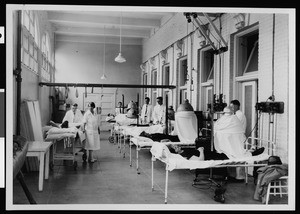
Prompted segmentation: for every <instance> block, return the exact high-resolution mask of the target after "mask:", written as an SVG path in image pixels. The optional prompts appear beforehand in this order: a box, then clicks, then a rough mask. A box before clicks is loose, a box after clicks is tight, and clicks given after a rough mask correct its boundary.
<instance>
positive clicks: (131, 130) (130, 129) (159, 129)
mask: <svg viewBox="0 0 300 214" xmlns="http://www.w3.org/2000/svg"><path fill="white" fill-rule="evenodd" d="M121 128H122V129H123V134H125V135H131V136H133V137H139V135H140V134H141V133H142V132H143V131H145V132H147V133H149V134H154V133H160V134H162V133H163V131H164V127H163V126H162V125H153V126H122V127H121Z"/></svg>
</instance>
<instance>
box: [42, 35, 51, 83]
mask: <svg viewBox="0 0 300 214" xmlns="http://www.w3.org/2000/svg"><path fill="white" fill-rule="evenodd" d="M41 49H42V72H41V76H42V78H43V79H44V80H46V81H50V77H51V75H50V72H51V69H50V62H51V59H50V56H51V55H50V40H49V36H48V34H47V33H45V34H44V35H43V38H42V48H41Z"/></svg>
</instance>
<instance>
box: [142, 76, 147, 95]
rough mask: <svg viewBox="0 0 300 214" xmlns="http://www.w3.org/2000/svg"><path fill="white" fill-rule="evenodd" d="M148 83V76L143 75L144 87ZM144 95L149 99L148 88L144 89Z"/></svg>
mask: <svg viewBox="0 0 300 214" xmlns="http://www.w3.org/2000/svg"><path fill="white" fill-rule="evenodd" d="M147 81H148V74H147V73H144V75H143V85H147V83H148V82H147ZM143 93H144V98H145V97H148V93H147V88H144V89H143Z"/></svg>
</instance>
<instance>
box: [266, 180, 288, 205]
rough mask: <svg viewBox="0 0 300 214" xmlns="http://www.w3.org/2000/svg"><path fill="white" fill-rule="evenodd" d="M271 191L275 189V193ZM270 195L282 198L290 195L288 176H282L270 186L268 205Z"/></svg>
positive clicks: (267, 197) (268, 198) (267, 196)
mask: <svg viewBox="0 0 300 214" xmlns="http://www.w3.org/2000/svg"><path fill="white" fill-rule="evenodd" d="M271 189H273V192H271ZM277 190H278V191H277ZM270 195H274V196H276V195H280V197H282V195H288V176H282V177H280V178H278V179H277V180H274V181H271V182H270V183H269V184H268V189H267V195H266V204H268V203H269V200H270Z"/></svg>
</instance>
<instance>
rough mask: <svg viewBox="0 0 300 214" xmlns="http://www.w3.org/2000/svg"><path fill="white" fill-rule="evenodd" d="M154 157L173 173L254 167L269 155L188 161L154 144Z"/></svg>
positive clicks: (160, 145) (163, 146) (158, 144)
mask: <svg viewBox="0 0 300 214" xmlns="http://www.w3.org/2000/svg"><path fill="white" fill-rule="evenodd" d="M150 152H151V153H152V155H153V156H154V157H155V158H156V159H159V160H160V161H162V162H164V163H166V164H167V170H169V171H172V170H174V169H190V170H192V169H204V168H211V167H220V166H222V165H223V166H224V167H225V166H230V165H238V164H249V165H251V164H252V165H253V164H254V162H259V161H264V160H268V158H269V155H268V154H264V153H263V154H260V155H257V156H251V157H245V158H239V159H228V160H206V161H201V160H188V159H186V158H184V157H182V156H181V155H179V154H173V153H171V152H170V151H169V149H168V147H167V146H166V145H165V144H163V143H157V142H153V144H152V147H151V149H150Z"/></svg>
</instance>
